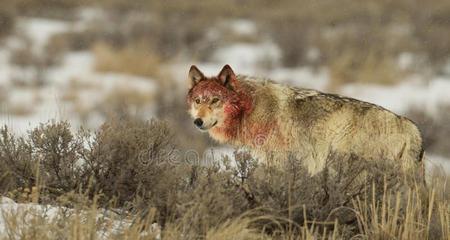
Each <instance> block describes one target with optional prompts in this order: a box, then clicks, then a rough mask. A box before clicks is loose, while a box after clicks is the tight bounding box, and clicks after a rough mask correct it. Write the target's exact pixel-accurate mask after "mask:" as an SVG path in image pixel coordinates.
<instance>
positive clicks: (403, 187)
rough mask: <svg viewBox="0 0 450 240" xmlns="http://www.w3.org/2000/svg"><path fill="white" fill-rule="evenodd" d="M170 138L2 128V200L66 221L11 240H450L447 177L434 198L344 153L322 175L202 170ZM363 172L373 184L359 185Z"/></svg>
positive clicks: (239, 162)
mask: <svg viewBox="0 0 450 240" xmlns="http://www.w3.org/2000/svg"><path fill="white" fill-rule="evenodd" d="M171 135H172V134H171V133H170V131H169V128H168V127H167V125H165V124H164V123H161V122H155V121H153V122H141V121H136V120H120V121H111V122H109V123H106V124H105V125H103V126H102V127H101V128H100V129H99V130H98V131H97V132H96V133H89V132H86V131H79V132H77V133H72V132H71V131H70V127H69V126H68V124H67V123H48V124H44V125H42V126H41V127H39V128H36V129H34V130H32V131H30V132H29V134H28V136H24V137H15V136H13V135H12V134H11V133H9V131H8V130H7V128H3V129H2V131H1V132H0V176H2V181H0V187H1V189H0V190H1V191H2V192H3V193H4V194H6V195H7V196H9V197H11V198H13V199H14V200H15V201H16V202H23V203H29V202H34V203H39V204H43V205H45V204H51V205H52V206H59V207H60V208H59V209H60V211H58V212H59V213H58V212H57V213H53V214H50V216H49V215H48V214H45V211H38V210H39V209H38V210H36V211H28V212H27V211H22V212H20V213H18V212H14V211H13V212H12V213H11V212H10V213H9V214H8V213H4V214H6V216H5V217H6V219H7V231H6V233H5V234H7V235H2V237H5V238H8V237H11V236H20V237H21V239H34V237H36V236H39V237H40V239H57V238H60V237H61V236H64V237H65V238H69V239H80V238H81V239H85V238H89V239H96V238H97V237H96V235H97V234H100V233H104V234H107V238H108V239H155V236H156V235H157V233H158V232H159V230H158V227H156V225H155V224H154V223H157V224H159V225H160V226H161V235H162V238H163V239H199V238H200V239H350V238H353V239H355V238H356V239H417V237H419V239H448V238H449V232H450V231H449V230H450V222H449V221H448V220H449V218H450V208H449V207H450V188H449V184H448V177H446V176H444V175H433V176H431V178H430V181H429V186H430V187H428V188H426V187H425V186H423V185H422V184H417V181H415V180H414V178H412V179H409V178H408V176H402V175H401V174H400V173H399V172H398V171H397V170H396V169H397V168H396V167H395V166H391V165H389V164H387V165H384V163H383V162H379V163H377V164H375V165H371V164H369V162H370V161H364V160H362V159H358V158H356V157H354V156H353V157H350V158H348V159H347V160H346V161H341V160H342V157H343V156H337V155H336V156H330V159H329V160H330V161H329V163H330V165H329V170H326V171H324V172H322V173H320V174H318V175H316V176H309V175H308V174H307V172H306V169H304V168H303V167H302V165H301V164H300V162H299V160H296V159H289V160H288V161H287V162H286V165H284V166H282V167H281V169H279V168H274V167H271V166H265V165H259V164H257V162H256V161H255V160H254V159H252V158H251V156H250V155H248V154H247V153H246V152H242V151H238V152H236V153H235V156H234V157H233V158H232V159H228V158H224V159H222V160H216V161H214V162H209V163H208V162H200V164H198V163H196V162H195V161H194V162H192V161H187V159H185V158H184V157H183V155H180V154H176V152H174V151H173V150H174V148H173V147H174V145H173V142H174V140H173V138H172V137H170V136H171ZM175 149H176V148H175ZM344 162H345V163H344ZM231 163H234V164H231ZM347 163H348V164H347ZM361 172H366V173H367V175H364V176H365V177H366V181H358V180H356V181H355V179H361V178H360V177H359V176H361V175H360V174H361ZM44 208H45V207H44ZM105 209H107V210H108V211H106V212H105ZM25 210H26V209H25ZM52 211H53V212H55V210H52ZM99 214H100V215H99ZM51 216H53V217H51ZM118 223H121V224H122V225H121V226H122V227H117V224H118Z"/></svg>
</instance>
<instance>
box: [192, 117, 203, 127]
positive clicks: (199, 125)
mask: <svg viewBox="0 0 450 240" xmlns="http://www.w3.org/2000/svg"><path fill="white" fill-rule="evenodd" d="M194 124H195V126H197V127H201V126H202V125H203V120H202V119H201V118H197V119H195V120H194Z"/></svg>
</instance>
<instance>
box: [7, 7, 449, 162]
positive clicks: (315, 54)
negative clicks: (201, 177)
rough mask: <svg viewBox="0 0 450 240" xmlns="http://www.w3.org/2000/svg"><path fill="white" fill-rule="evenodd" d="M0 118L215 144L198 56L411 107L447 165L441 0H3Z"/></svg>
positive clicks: (214, 64)
mask: <svg viewBox="0 0 450 240" xmlns="http://www.w3.org/2000/svg"><path fill="white" fill-rule="evenodd" d="M0 6H1V7H0V125H7V126H8V127H9V128H10V129H11V130H13V131H14V132H16V133H17V134H23V133H25V132H26V131H28V130H30V129H32V128H34V127H36V126H38V125H39V123H45V122H48V121H51V120H52V119H53V120H67V121H68V122H69V123H70V124H71V126H72V127H73V128H79V127H80V126H83V127H85V128H88V129H96V128H97V127H98V126H99V125H101V123H103V122H104V121H105V120H106V119H109V118H113V117H118V118H123V117H133V118H142V119H150V118H152V117H155V118H158V119H164V120H166V121H168V123H169V125H170V127H171V128H172V129H174V132H175V133H176V138H177V139H178V142H179V144H180V146H182V147H183V148H186V149H187V148H193V149H196V150H199V151H202V150H205V149H206V148H208V147H210V146H214V143H213V142H212V141H211V140H209V139H208V137H207V136H206V134H201V133H199V132H198V131H196V130H195V129H194V127H193V124H192V120H191V119H190V118H189V116H188V115H187V112H186V105H185V94H186V91H187V84H186V83H187V82H186V76H187V71H188V69H189V67H190V65H192V64H196V65H198V66H199V68H200V69H201V70H202V71H204V73H205V74H207V75H215V74H217V73H218V71H219V70H220V69H221V68H222V66H223V65H224V64H230V65H231V66H232V67H233V69H234V70H235V72H237V73H239V74H247V75H254V76H260V77H265V78H271V79H273V80H275V81H277V82H282V83H286V84H291V85H295V86H300V87H306V88H315V89H318V90H322V91H326V92H334V93H339V94H344V95H348V96H350V97H354V98H357V99H362V100H366V101H370V102H373V103H376V104H379V105H381V106H383V107H385V108H388V109H390V110H392V111H394V112H396V113H398V114H403V115H407V116H408V117H410V118H411V119H413V120H414V121H415V122H417V123H418V125H419V126H420V128H421V130H422V132H423V134H424V138H425V141H426V151H427V156H428V157H429V158H430V159H431V160H432V161H434V162H437V163H439V164H442V165H443V166H444V167H445V166H446V167H448V168H449V169H450V160H447V159H450V142H449V140H448V138H449V137H450V1H448V0H428V1H419V0H367V1H353V0H342V1H334V0H315V1H313V0H303V1H297V0H280V1H269V0H259V1H256V0H213V1H186V0H172V1H164V0H153V1H150V0H148V1H147V0H133V1H129V0H99V1H88V0H0Z"/></svg>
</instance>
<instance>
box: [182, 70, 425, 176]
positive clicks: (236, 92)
mask: <svg viewBox="0 0 450 240" xmlns="http://www.w3.org/2000/svg"><path fill="white" fill-rule="evenodd" d="M188 84H189V91H188V94H187V104H188V106H189V113H190V115H191V116H192V117H193V119H194V121H193V123H194V125H195V126H196V127H197V128H198V129H200V130H201V131H205V132H208V133H209V135H210V136H211V137H212V138H213V139H215V140H216V141H218V142H220V143H224V144H230V145H232V146H236V147H244V148H247V149H249V150H251V152H253V154H254V155H255V156H256V157H258V158H259V159H262V160H264V161H266V162H280V161H283V159H286V154H287V153H288V154H290V155H294V156H295V157H297V158H298V159H301V160H302V163H303V164H304V165H305V167H306V168H307V169H308V172H309V173H310V174H311V175H315V174H317V173H318V172H320V171H322V170H323V169H324V167H325V166H326V161H327V158H328V157H329V155H330V154H331V153H337V154H342V155H346V154H347V155H348V154H352V155H356V156H358V157H361V158H363V159H374V160H376V159H388V160H390V161H394V162H396V163H399V164H400V166H401V168H402V169H405V170H406V169H412V168H413V167H414V166H417V165H418V163H419V162H421V161H422V157H423V153H424V151H423V148H422V137H421V133H420V131H419V129H418V127H417V126H416V125H415V124H414V123H413V122H412V121H411V120H409V119H407V118H405V117H402V116H399V115H397V114H395V113H393V112H391V111H389V110H387V109H384V108H382V107H380V106H377V105H375V104H371V103H368V102H364V101H359V100H356V99H353V98H349V97H344V96H340V95H336V94H328V93H323V92H320V91H316V90H312V89H305V88H298V87H291V86H286V85H282V84H277V83H275V82H273V81H271V80H268V79H258V78H254V77H249V76H244V75H235V73H234V71H233V70H232V68H231V67H230V66H229V65H225V66H224V67H223V69H222V70H221V71H220V73H219V74H218V75H217V76H212V77H206V76H205V75H204V74H203V73H202V72H201V71H200V70H199V69H198V68H197V67H196V66H195V65H193V66H192V67H191V68H190V70H189V74H188Z"/></svg>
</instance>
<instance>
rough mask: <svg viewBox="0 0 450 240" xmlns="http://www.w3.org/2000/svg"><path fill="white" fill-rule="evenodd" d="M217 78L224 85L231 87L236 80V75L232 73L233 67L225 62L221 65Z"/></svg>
mask: <svg viewBox="0 0 450 240" xmlns="http://www.w3.org/2000/svg"><path fill="white" fill-rule="evenodd" d="M218 78H219V80H220V81H221V82H222V83H223V85H224V86H225V87H227V88H229V89H233V85H234V84H235V82H236V75H235V74H234V72H233V69H231V67H230V65H228V64H227V65H225V66H223V68H222V71H220V73H219V77H218Z"/></svg>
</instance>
